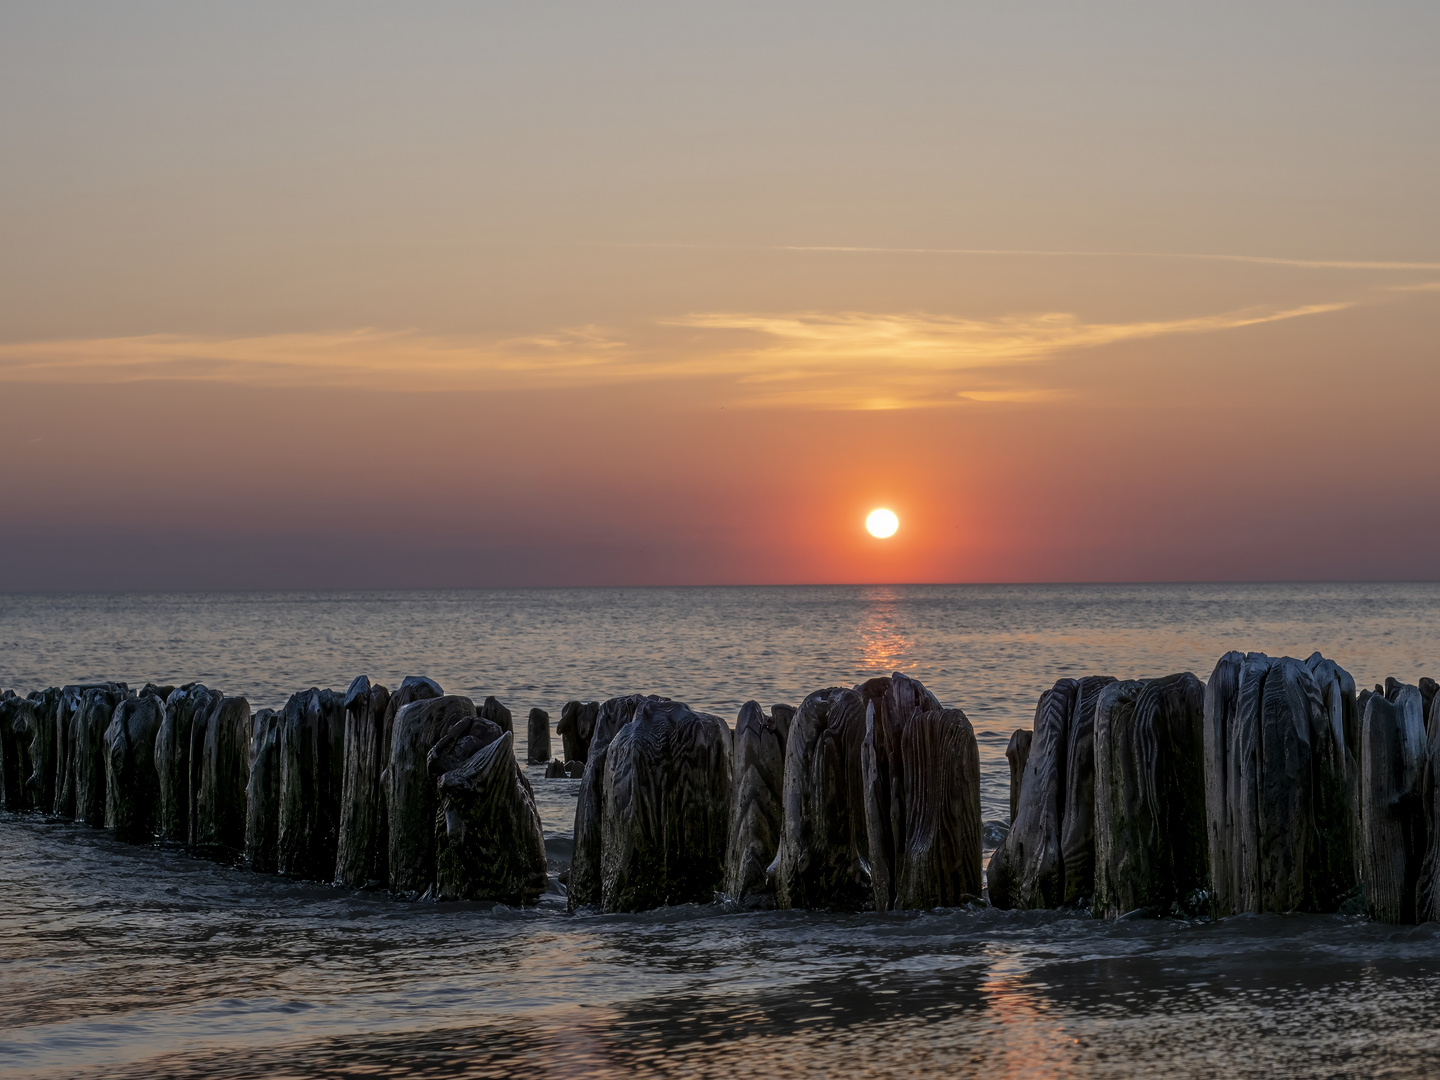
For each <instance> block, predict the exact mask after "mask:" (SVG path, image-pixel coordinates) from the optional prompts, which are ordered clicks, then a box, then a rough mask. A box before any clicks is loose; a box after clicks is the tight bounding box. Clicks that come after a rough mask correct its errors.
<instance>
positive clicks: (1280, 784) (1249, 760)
mask: <svg viewBox="0 0 1440 1080" xmlns="http://www.w3.org/2000/svg"><path fill="white" fill-rule="evenodd" d="M1338 670H1339V669H1338V668H1337V669H1335V672H1329V671H1328V669H1326V668H1325V665H1324V663H1323V658H1318V659H1317V658H1316V657H1311V659H1310V661H1307V662H1306V663H1303V664H1302V663H1301V662H1300V661H1299V660H1295V659H1292V658H1290V657H1281V658H1279V659H1272V658H1271V657H1268V656H1266V655H1265V654H1263V653H1248V654H1243V655H1242V654H1241V653H1238V652H1231V653H1226V654H1225V656H1223V657H1221V658H1220V661H1219V663H1217V664H1216V666H1215V671H1214V673H1213V674H1212V675H1211V677H1210V682H1209V683H1208V684H1207V685H1206V688H1205V706H1204V747H1205V806H1206V810H1205V814H1206V827H1207V838H1208V839H1207V845H1208V848H1209V852H1210V874H1211V895H1212V904H1213V911H1214V913H1215V914H1216V915H1230V914H1235V913H1242V912H1284V911H1334V910H1336V908H1337V907H1338V906H1339V903H1340V900H1341V898H1342V897H1343V896H1344V894H1345V893H1346V892H1347V891H1349V889H1350V888H1351V886H1352V885H1353V880H1347V875H1348V873H1349V871H1348V867H1349V865H1350V861H1349V859H1350V857H1349V854H1348V853H1349V852H1350V850H1351V848H1352V842H1353V836H1354V827H1353V822H1352V814H1351V809H1350V806H1351V804H1350V800H1349V798H1348V797H1347V795H1346V792H1347V791H1348V788H1349V784H1350V779H1349V767H1348V765H1347V759H1346V751H1345V748H1344V745H1343V742H1342V741H1341V739H1342V738H1343V730H1341V729H1343V711H1344V707H1343V702H1339V701H1338V699H1337V700H1336V701H1333V702H1332V704H1331V706H1327V705H1326V702H1325V697H1324V694H1323V693H1322V690H1321V687H1320V684H1319V683H1318V682H1317V680H1316V675H1315V672H1316V671H1320V672H1321V675H1322V678H1325V679H1326V680H1327V681H1334V682H1336V683H1340V682H1342V680H1339V679H1338V677H1337V676H1336V674H1335V673H1336V672H1338ZM1335 693H1340V691H1339V690H1338V689H1337V690H1336V691H1335ZM1336 705H1338V709H1337V708H1336V707H1335V706H1336ZM1337 712H1338V714H1339V715H1340V716H1341V718H1342V722H1341V725H1340V728H1337V727H1336V726H1335V725H1334V724H1333V723H1332V720H1333V718H1334V716H1335V715H1336V714H1337Z"/></svg>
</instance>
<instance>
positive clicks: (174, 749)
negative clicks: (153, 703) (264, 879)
mask: <svg viewBox="0 0 1440 1080" xmlns="http://www.w3.org/2000/svg"><path fill="white" fill-rule="evenodd" d="M210 694H211V691H210V690H208V689H207V688H206V687H205V686H203V685H202V684H200V683H186V684H185V685H184V686H177V687H176V688H175V689H174V690H172V691H171V692H170V694H169V696H167V697H166V698H165V715H164V717H163V718H162V719H161V721H160V730H159V731H158V732H156V734H155V776H156V781H157V783H158V784H159V809H158V813H157V821H156V829H157V831H158V833H159V835H160V839H161V840H162V841H164V842H167V843H173V844H186V843H190V842H191V837H190V808H191V798H190V771H191V770H190V739H191V733H192V727H193V725H194V719H195V714H196V711H197V710H208V708H209V707H210V705H211V704H212V701H211V698H210ZM202 745H203V744H202Z"/></svg>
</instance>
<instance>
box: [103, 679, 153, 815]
mask: <svg viewBox="0 0 1440 1080" xmlns="http://www.w3.org/2000/svg"><path fill="white" fill-rule="evenodd" d="M164 716H165V703H164V702H163V701H162V700H161V699H160V697H159V696H158V695H156V694H153V693H147V694H141V695H140V696H139V697H127V698H126V699H125V700H123V701H121V702H120V704H119V705H117V706H116V707H115V712H114V713H113V715H112V716H111V719H110V724H109V726H108V727H107V728H106V729H105V827H106V828H107V829H114V830H115V835H116V837H118V838H119V839H121V840H124V841H126V842H128V843H131V844H148V843H151V842H152V841H153V840H154V839H155V826H156V822H157V819H158V817H159V810H160V778H159V775H158V774H157V773H156V771H155V737H156V736H157V735H158V734H159V732H160V723H161V721H162V720H163V719H164Z"/></svg>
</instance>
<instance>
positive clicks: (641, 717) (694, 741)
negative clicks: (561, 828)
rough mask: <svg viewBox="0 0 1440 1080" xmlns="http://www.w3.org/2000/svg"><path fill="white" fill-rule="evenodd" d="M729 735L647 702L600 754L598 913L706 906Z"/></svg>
mask: <svg viewBox="0 0 1440 1080" xmlns="http://www.w3.org/2000/svg"><path fill="white" fill-rule="evenodd" d="M730 787H731V745H730V729H729V728H728V727H727V726H726V725H725V723H724V721H722V720H721V719H720V718H719V717H716V716H710V715H708V714H705V713H697V712H694V711H692V710H691V709H690V708H689V707H688V706H687V705H685V704H683V703H681V702H677V701H665V702H659V701H645V702H642V703H641V704H640V705H639V706H638V708H637V709H636V710H635V718H634V719H633V720H632V721H630V722H629V723H627V724H626V725H624V726H623V727H622V728H621V729H620V730H619V731H618V732H616V734H615V736H614V738H613V739H612V740H611V741H610V744H609V746H608V747H607V748H606V750H605V772H604V782H603V792H602V806H603V809H602V812H601V822H600V827H601V859H600V863H601V868H600V870H601V907H602V908H603V909H604V910H605V911H610V912H615V911H645V910H648V909H650V908H654V907H659V906H662V905H665V904H683V903H709V902H711V901H712V900H713V899H714V897H715V894H716V892H717V891H718V890H719V889H720V888H721V886H722V885H723V882H724V871H725V842H726V837H727V832H728V828H729V820H730Z"/></svg>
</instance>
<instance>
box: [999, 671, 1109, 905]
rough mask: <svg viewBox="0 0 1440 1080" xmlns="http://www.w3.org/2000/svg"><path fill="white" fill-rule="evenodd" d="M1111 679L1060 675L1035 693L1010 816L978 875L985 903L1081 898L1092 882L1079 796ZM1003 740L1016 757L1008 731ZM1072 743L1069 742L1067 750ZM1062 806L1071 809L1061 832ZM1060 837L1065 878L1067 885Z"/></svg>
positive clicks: (1087, 817) (1088, 829) (1089, 813)
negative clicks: (986, 893)
mask: <svg viewBox="0 0 1440 1080" xmlns="http://www.w3.org/2000/svg"><path fill="white" fill-rule="evenodd" d="M1112 682H1114V680H1113V679H1112V678H1110V676H1108V675H1103V676H1087V677H1085V678H1083V679H1060V680H1058V681H1057V682H1056V683H1055V685H1054V686H1053V687H1051V688H1050V689H1049V690H1047V691H1045V693H1043V694H1042V695H1040V700H1039V702H1038V703H1037V704H1036V706H1035V721H1034V725H1033V728H1032V732H1033V736H1032V739H1031V742H1030V746H1029V751H1028V753H1027V754H1024V761H1025V764H1024V772H1023V775H1022V779H1021V782H1020V790H1019V792H1018V795H1017V796H1016V797H1015V816H1014V820H1013V821H1012V822H1011V825H1010V832H1009V833H1008V834H1007V835H1006V837H1005V840H1004V842H1003V843H1001V845H1000V846H999V847H998V848H997V849H996V851H995V854H994V855H992V856H991V857H990V866H989V868H988V869H987V873H986V878H987V881H988V884H989V888H990V902H991V903H992V904H994V905H995V906H996V907H1000V908H1010V907H1018V908H1043V907H1060V906H1062V905H1064V904H1067V903H1068V904H1072V905H1081V904H1084V903H1085V902H1087V901H1088V900H1089V898H1090V896H1089V890H1090V889H1091V888H1092V887H1093V881H1094V835H1095V834H1094V824H1093V813H1094V811H1093V799H1092V802H1090V803H1086V801H1085V798H1084V796H1085V794H1086V793H1087V792H1093V790H1094V782H1095V780H1094V755H1093V747H1092V738H1093V737H1092V726H1093V723H1094V716H1093V711H1094V708H1095V704H1096V702H1097V701H1098V698H1099V694H1100V692H1101V691H1102V690H1103V689H1104V688H1105V687H1106V686H1108V685H1109V684H1110V683H1112ZM1011 743H1012V746H1014V747H1015V748H1016V749H1017V755H1016V756H1017V757H1019V756H1020V754H1019V752H1018V751H1019V749H1020V748H1019V747H1018V746H1017V745H1016V740H1015V738H1014V737H1013V736H1012V739H1011ZM1072 743H1075V744H1077V745H1076V746H1074V747H1073V748H1072ZM1072 749H1073V753H1072ZM1007 756H1008V754H1007ZM1013 767H1014V765H1013V763H1012V769H1013ZM1071 789H1074V790H1073V791H1072V790H1071ZM1011 791H1012V794H1013V793H1014V785H1013V782H1012V786H1011ZM1067 807H1068V808H1069V809H1070V810H1071V811H1072V813H1074V814H1075V815H1076V820H1075V821H1072V822H1071V827H1070V831H1069V833H1068V835H1067V833H1066V828H1065V819H1066V810H1067ZM1067 842H1068V846H1069V848H1070V866H1069V869H1070V870H1071V874H1070V877H1071V879H1072V880H1071V881H1070V882H1069V884H1068V886H1067V882H1066V877H1067V875H1066V870H1067V865H1066V858H1065V849H1066V846H1067Z"/></svg>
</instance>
